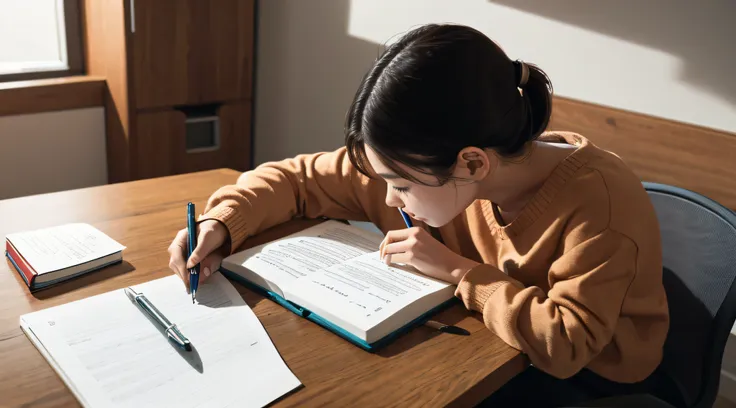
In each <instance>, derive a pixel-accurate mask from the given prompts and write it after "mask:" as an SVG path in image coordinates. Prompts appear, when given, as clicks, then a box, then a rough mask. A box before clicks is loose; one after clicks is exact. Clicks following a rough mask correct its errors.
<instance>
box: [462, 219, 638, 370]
mask: <svg viewBox="0 0 736 408" xmlns="http://www.w3.org/2000/svg"><path fill="white" fill-rule="evenodd" d="M636 252H637V248H636V245H635V244H634V242H633V241H631V240H630V239H629V238H627V237H625V236H623V235H621V234H619V233H617V232H615V231H612V230H610V229H607V230H604V231H603V232H601V233H600V234H597V235H595V236H593V237H591V238H589V239H586V240H585V241H583V242H580V243H579V244H577V245H576V246H574V247H572V248H570V249H569V250H568V251H566V252H565V253H564V254H563V255H562V256H561V257H560V258H558V259H557V260H556V261H555V262H554V263H553V264H552V265H551V268H550V270H549V272H548V277H549V282H550V290H549V292H548V293H547V294H545V293H544V291H542V290H541V289H540V288H538V287H524V286H523V285H522V284H521V283H519V282H518V281H516V280H514V279H512V278H510V277H509V276H507V275H506V274H505V273H503V272H502V271H500V270H498V269H496V268H495V267H493V266H491V265H480V266H477V267H475V268H473V269H471V270H470V271H469V272H468V273H467V274H466V275H465V277H464V278H463V280H462V281H461V282H460V284H459V285H458V288H457V291H456V294H457V296H458V297H460V299H461V300H462V301H463V303H464V304H465V306H466V307H467V308H468V309H471V310H475V311H478V312H481V313H482V314H483V321H484V323H485V325H486V326H487V327H488V328H489V329H491V330H492V331H493V332H495V333H496V334H497V335H498V336H499V337H501V339H503V340H504V341H505V342H506V343H507V344H509V345H510V346H512V347H514V348H517V349H519V350H521V351H522V352H524V353H526V354H527V355H528V356H529V358H530V360H531V362H532V364H534V365H535V366H536V367H537V368H539V369H541V370H543V371H545V372H547V373H549V374H551V375H553V376H555V377H558V378H567V377H570V376H572V375H574V374H575V373H577V372H578V371H579V370H580V369H582V368H583V367H585V366H586V365H587V364H588V363H589V362H590V361H591V360H592V359H593V358H594V357H595V356H596V355H597V354H598V353H599V352H600V351H601V350H602V349H603V347H604V346H605V345H607V344H608V343H609V342H610V341H611V338H612V336H613V333H614V328H615V326H616V323H617V320H618V316H619V313H620V310H621V305H622V303H623V300H624V297H625V295H626V292H627V290H628V288H629V285H630V284H631V282H632V280H633V278H634V275H635V273H636Z"/></svg>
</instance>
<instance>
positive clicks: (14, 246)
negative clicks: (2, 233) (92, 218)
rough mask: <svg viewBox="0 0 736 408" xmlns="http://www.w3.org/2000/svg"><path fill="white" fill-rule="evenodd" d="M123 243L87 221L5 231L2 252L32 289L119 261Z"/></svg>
mask: <svg viewBox="0 0 736 408" xmlns="http://www.w3.org/2000/svg"><path fill="white" fill-rule="evenodd" d="M123 249H125V247H124V246H122V245H121V244H119V243H118V242H117V241H115V240H114V239H112V238H110V237H109V236H107V235H105V234H104V233H103V232H101V231H100V230H98V229H96V228H95V227H93V226H91V225H89V224H82V223H75V224H65V225H60V226H56V227H51V228H43V229H38V230H33V231H25V232H18V233H14V234H8V236H7V237H6V238H5V254H6V256H7V257H8V259H9V260H10V262H11V263H12V264H13V266H14V267H15V269H16V270H17V271H18V274H19V275H20V276H21V277H22V278H23V281H25V283H26V285H27V286H28V288H29V289H30V290H31V291H32V292H34V291H37V290H40V289H45V288H48V287H51V286H53V285H56V284H58V283H61V282H64V281H67V280H69V279H73V278H75V277H78V276H82V275H85V274H87V273H89V272H92V271H95V270H98V269H101V268H104V267H106V266H109V265H112V264H115V263H119V262H122V260H123V255H122V251H123Z"/></svg>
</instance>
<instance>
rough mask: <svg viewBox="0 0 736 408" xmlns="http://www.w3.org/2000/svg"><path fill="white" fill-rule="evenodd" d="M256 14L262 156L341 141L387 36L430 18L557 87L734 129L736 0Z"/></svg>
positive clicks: (333, 5) (330, 2)
mask: <svg viewBox="0 0 736 408" xmlns="http://www.w3.org/2000/svg"><path fill="white" fill-rule="evenodd" d="M259 13H260V15H259V19H258V23H259V31H258V60H257V70H258V71H257V79H256V92H257V93H256V115H255V121H256V122H255V125H256V128H255V137H256V141H255V154H256V157H255V158H256V163H262V162H263V161H266V160H274V159H280V158H283V157H286V156H292V155H294V154H297V153H302V152H311V151H317V150H324V149H333V148H336V147H338V146H339V145H340V144H341V143H342V137H343V134H342V127H343V120H344V115H345V112H346V110H347V108H348V104H349V103H350V100H351V99H352V96H353V93H354V92H355V90H356V88H357V86H358V83H359V82H360V79H361V77H362V75H363V74H364V73H365V71H366V70H368V68H369V67H370V65H371V63H372V61H373V60H374V59H375V57H376V56H377V54H378V52H379V48H380V47H379V45H378V44H384V43H386V42H387V41H388V40H390V39H391V38H392V37H394V36H396V35H399V34H401V33H403V32H405V31H407V30H408V29H410V28H412V27H414V26H417V25H420V24H424V23H430V22H454V23H461V24H467V25H471V26H473V27H475V28H477V29H479V30H481V31H482V32H484V33H485V34H487V35H488V36H489V37H491V38H493V39H494V40H496V41H497V42H498V43H499V44H501V46H502V47H503V48H504V49H505V50H506V52H507V53H508V54H509V56H510V57H511V58H520V59H523V60H526V61H530V62H534V63H536V64H538V65H540V66H541V67H542V68H543V69H544V70H545V71H547V73H548V74H549V75H550V77H551V79H552V82H553V85H554V86H555V91H556V93H557V94H558V95H562V96H567V97H571V98H575V99H579V100H583V101H588V102H593V103H598V104H603V105H608V106H613V107H618V108H623V109H627V110H632V111H637V112H641V113H647V114H651V115H654V116H660V117H664V118H668V119H673V120H678V121H682V122H689V123H693V124H698V125H703V126H708V127H713V128H716V129H722V130H726V131H731V132H736V80H734V79H733V73H734V72H736V52H734V46H733V39H734V38H736V26H732V25H730V24H731V21H729V19H732V17H733V16H734V15H736V2H730V1H710V2H691V1H688V0H675V1H670V0H651V1H643V2H642V1H638V0H622V1H616V2H591V1H589V0H560V1H554V2H550V1H547V0H494V1H489V0H452V1H450V0H402V1H397V0H351V1H348V0H310V1H299V0H266V1H261V2H260V3H259Z"/></svg>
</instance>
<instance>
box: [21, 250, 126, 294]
mask: <svg viewBox="0 0 736 408" xmlns="http://www.w3.org/2000/svg"><path fill="white" fill-rule="evenodd" d="M134 270H135V267H134V266H133V265H132V264H131V263H130V262H128V261H125V260H123V261H122V262H120V263H118V264H115V265H110V266H107V267H105V268H102V269H100V270H97V271H94V272H90V273H88V274H86V275H82V276H79V277H76V278H73V279H70V280H68V281H65V282H62V283H60V284H58V285H56V286H53V287H50V288H48V289H42V290H39V291H38V292H33V293H31V294H32V295H33V297H35V298H36V299H39V300H45V299H51V298H53V297H56V296H59V295H63V294H65V293H68V292H71V291H73V290H76V289H79V288H82V287H85V286H91V285H94V284H96V283H98V282H102V281H104V280H107V279H110V278H114V277H116V276H118V275H123V274H126V273H128V272H133V271H134Z"/></svg>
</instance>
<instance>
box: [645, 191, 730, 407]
mask: <svg viewBox="0 0 736 408" xmlns="http://www.w3.org/2000/svg"><path fill="white" fill-rule="evenodd" d="M644 187H645V188H646V190H647V192H648V193H649V195H650V198H651V200H652V203H653V204H654V208H655V210H656V212H657V218H658V219H659V225H660V230H661V235H662V256H663V266H664V276H663V282H664V286H665V290H666V292H667V298H668V303H669V310H670V321H671V323H670V331H669V333H668V336H667V340H666V343H665V347H664V358H663V360H662V364H661V367H660V369H661V371H662V372H664V373H665V374H666V375H667V376H669V377H670V379H671V380H673V381H674V382H675V383H676V384H677V385H678V386H679V388H680V390H679V391H680V392H681V394H682V397H683V400H684V401H685V403H686V404H687V405H688V406H708V407H710V406H712V404H713V402H714V401H715V398H716V394H717V392H718V385H719V381H720V371H721V361H722V358H723V351H724V348H725V346H726V341H727V339H728V335H729V333H730V331H731V328H732V327H733V324H734V320H736V285H735V284H734V281H735V280H736V213H734V212H733V211H731V210H729V209H727V208H725V207H723V206H721V205H720V204H718V203H716V202H714V201H712V200H710V199H708V198H705V197H703V196H702V195H699V194H697V193H693V192H691V191H687V190H683V189H680V188H676V187H672V186H667V185H662V184H655V183H644Z"/></svg>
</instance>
